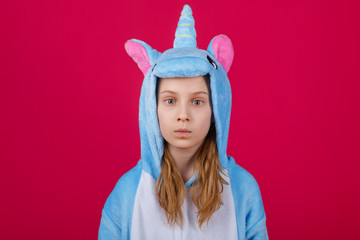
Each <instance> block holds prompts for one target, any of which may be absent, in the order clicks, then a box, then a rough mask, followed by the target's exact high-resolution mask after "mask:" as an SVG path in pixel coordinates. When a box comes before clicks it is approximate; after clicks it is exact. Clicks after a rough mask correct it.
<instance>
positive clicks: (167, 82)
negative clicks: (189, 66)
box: [158, 76, 208, 92]
mask: <svg viewBox="0 0 360 240" xmlns="http://www.w3.org/2000/svg"><path fill="white" fill-rule="evenodd" d="M158 90H159V91H164V90H170V91H174V92H178V91H180V90H181V91H189V92H192V91H204V92H208V84H207V82H206V80H205V77H204V76H197V77H186V78H159V80H158Z"/></svg>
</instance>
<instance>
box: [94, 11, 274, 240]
mask: <svg viewBox="0 0 360 240" xmlns="http://www.w3.org/2000/svg"><path fill="white" fill-rule="evenodd" d="M194 25H195V22H194V18H193V16H192V10H191V8H190V7H189V6H188V5H185V6H184V8H183V11H182V12H181V17H180V20H179V23H178V27H177V30H176V33H175V41H174V48H172V49H168V50H166V51H165V52H163V53H160V52H158V51H156V50H155V49H152V48H151V47H150V46H149V45H147V44H146V43H144V42H142V41H139V40H135V39H132V40H129V41H127V42H126V44H125V49H126V51H127V53H128V54H129V55H130V56H131V57H132V58H133V59H134V61H135V62H136V63H137V64H138V66H139V68H140V69H141V71H142V72H143V73H144V75H145V78H144V80H143V85H142V89H141V96H140V111H139V122H140V137H141V160H140V161H139V162H138V164H137V165H136V166H135V167H134V168H133V169H131V170H130V171H129V172H127V173H126V174H124V175H123V176H122V177H121V178H120V180H119V181H118V183H117V184H116V186H115V188H114V190H113V191H112V193H111V194H110V196H109V197H108V199H107V201H106V203H105V206H104V209H103V211H102V218H101V223H100V229H99V239H122V240H125V239H135V240H146V239H151V240H165V239H166V240H170V239H184V240H185V239H186V240H190V239H194V240H201V239H217V240H231V239H253V240H255V239H268V233H267V229H266V216H265V211H264V207H263V202H262V198H261V193H260V189H259V186H258V184H257V182H256V180H255V179H254V177H253V176H252V175H251V174H250V173H249V172H247V171H246V170H245V169H243V168H242V167H240V166H239V165H237V164H236V163H235V161H234V159H233V158H232V157H229V156H227V155H226V148H227V141H228V132H229V123H230V111H231V88H230V83H229V80H228V77H227V72H228V71H229V69H230V66H231V64H232V60H233V56H234V51H233V47H232V43H231V41H230V39H229V38H228V37H226V36H225V35H219V36H216V37H214V38H213V39H212V40H211V42H210V44H209V47H208V49H207V51H205V50H201V49H198V48H197V45H196V32H195V28H194ZM207 74H209V76H210V89H211V101H212V111H213V116H214V119H215V126H216V142H217V149H218V155H219V160H220V163H221V165H222V167H223V168H224V172H225V174H226V175H223V177H224V179H225V180H226V181H227V182H228V183H229V184H228V185H224V190H223V192H222V195H221V196H222V201H223V205H221V207H220V208H219V209H218V210H217V211H216V212H214V214H213V215H212V217H211V219H210V221H209V222H208V223H206V222H205V223H204V224H203V225H202V228H201V229H200V228H199V225H198V220H197V208H196V206H195V205H194V203H193V202H192V199H191V194H190V193H189V191H190V189H191V185H192V184H193V183H194V181H195V179H196V173H195V175H194V176H193V177H192V178H191V179H190V180H189V181H188V182H186V183H185V187H186V198H185V200H184V203H183V205H182V213H183V224H182V227H180V226H179V225H177V224H175V225H169V224H168V222H167V218H166V215H165V212H164V209H163V208H161V207H160V205H159V203H158V199H157V197H156V181H157V179H158V177H159V175H160V169H161V159H162V156H163V151H164V144H163V143H164V139H163V137H162V135H161V132H160V127H159V122H158V118H157V103H156V85H157V80H158V79H159V78H173V77H196V76H200V75H207Z"/></svg>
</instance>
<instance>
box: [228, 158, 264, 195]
mask: <svg viewBox="0 0 360 240" xmlns="http://www.w3.org/2000/svg"><path fill="white" fill-rule="evenodd" d="M227 172H228V174H229V177H230V183H231V185H232V187H233V188H236V189H239V190H241V191H242V192H246V193H251V192H254V191H260V189H259V185H258V183H257V181H256V179H255V178H254V176H253V175H252V174H251V173H250V172H248V171H247V170H246V169H245V168H243V167H241V166H240V165H238V164H237V163H236V162H235V160H234V159H233V158H232V157H229V164H228V168H227Z"/></svg>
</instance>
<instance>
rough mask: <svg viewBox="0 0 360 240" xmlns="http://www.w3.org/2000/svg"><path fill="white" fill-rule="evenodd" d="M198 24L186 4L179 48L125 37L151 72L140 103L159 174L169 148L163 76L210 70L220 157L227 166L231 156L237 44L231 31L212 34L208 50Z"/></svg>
mask: <svg viewBox="0 0 360 240" xmlns="http://www.w3.org/2000/svg"><path fill="white" fill-rule="evenodd" d="M194 26H195V21H194V18H193V15H192V10H191V8H190V7H189V6H188V5H185V6H184V8H183V10H182V12H181V16H180V20H179V23H178V26H177V29H176V33H175V40H174V45H173V48H171V49H168V50H166V51H165V52H163V53H160V52H158V51H157V50H155V49H153V48H151V47H150V46H149V45H148V44H146V43H145V42H143V41H140V40H136V39H131V40H128V41H127V42H126V43H125V49H126V51H127V53H128V54H129V55H130V56H131V57H132V58H133V60H134V61H135V62H136V63H137V64H138V66H139V68H140V70H141V71H142V72H143V74H144V76H145V77H144V80H143V84H142V88H141V95H140V107H139V124H140V138H141V161H142V163H143V168H144V170H145V171H146V172H148V173H149V174H150V175H151V176H152V177H153V178H154V179H155V180H157V178H158V177H159V175H160V171H161V158H162V156H163V151H164V147H163V146H164V144H163V143H164V139H163V137H162V135H161V132H160V127H159V122H158V118H157V104H156V84H157V81H158V78H170V77H196V76H200V75H206V74H209V76H210V89H211V100H212V106H213V109H212V111H213V115H214V118H215V127H216V136H217V140H216V141H217V149H218V154H219V160H220V163H221V165H222V166H223V167H224V168H225V169H226V168H227V166H228V163H229V161H230V160H228V157H227V155H226V148H227V141H228V133H229V123H230V112H231V88H230V83H229V79H228V77H227V72H228V71H229V69H230V67H231V64H232V60H233V56H234V50H233V46H232V43H231V41H230V39H229V38H228V37H227V36H225V35H218V36H216V37H214V38H213V39H212V40H211V42H210V44H209V46H208V49H207V50H202V49H198V48H197V44H196V31H195V27H194ZM195 175H196V174H195ZM194 180H195V176H194V177H193V178H191V179H190V180H189V182H187V183H186V185H191V183H192V182H193V181H194Z"/></svg>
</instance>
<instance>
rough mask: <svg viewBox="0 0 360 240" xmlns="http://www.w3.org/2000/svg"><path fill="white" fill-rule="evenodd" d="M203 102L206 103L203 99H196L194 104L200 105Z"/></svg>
mask: <svg viewBox="0 0 360 240" xmlns="http://www.w3.org/2000/svg"><path fill="white" fill-rule="evenodd" d="M203 103H204V101H202V100H194V101H193V104H194V105H196V106H200V105H201V104H203Z"/></svg>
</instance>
